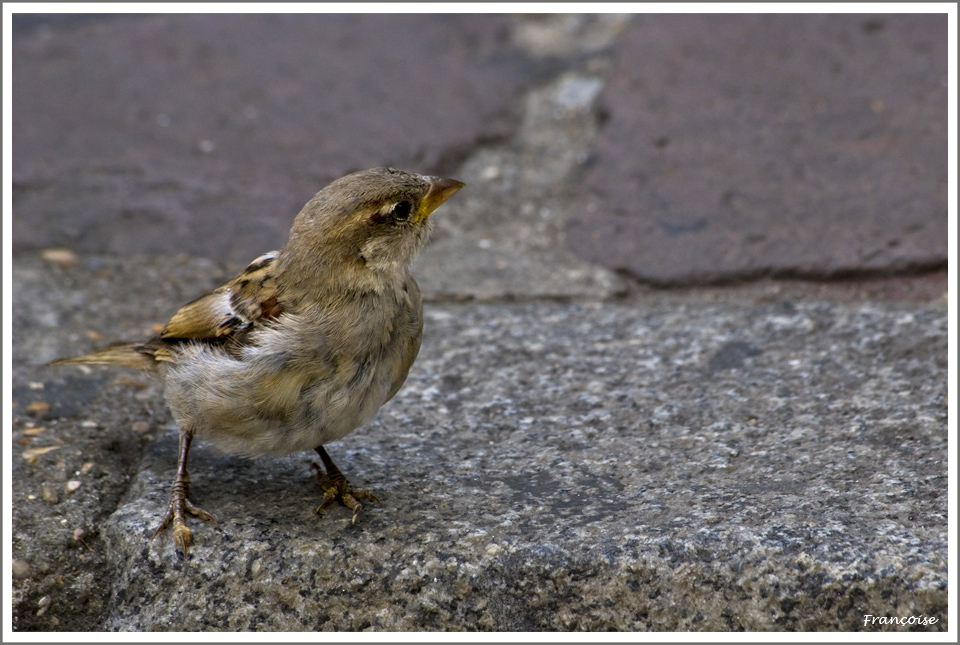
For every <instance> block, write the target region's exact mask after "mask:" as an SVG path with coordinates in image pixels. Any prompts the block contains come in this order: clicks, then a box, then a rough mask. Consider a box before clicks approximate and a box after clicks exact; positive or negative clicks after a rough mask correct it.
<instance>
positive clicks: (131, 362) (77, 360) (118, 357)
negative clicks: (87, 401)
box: [47, 343, 157, 370]
mask: <svg viewBox="0 0 960 645" xmlns="http://www.w3.org/2000/svg"><path fill="white" fill-rule="evenodd" d="M145 349H146V348H145V347H144V344H143V343H113V344H112V345H107V346H106V347H102V348H100V349H98V350H96V351H93V352H90V353H89V354H84V355H82V356H73V357H71V358H61V359H59V360H56V361H52V362H50V363H47V364H48V365H121V366H123V367H135V368H137V369H141V370H153V369H156V367H157V360H156V358H155V357H154V356H153V355H152V353H151V352H149V351H144V350H145Z"/></svg>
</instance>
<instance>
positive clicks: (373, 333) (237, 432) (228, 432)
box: [51, 168, 464, 557]
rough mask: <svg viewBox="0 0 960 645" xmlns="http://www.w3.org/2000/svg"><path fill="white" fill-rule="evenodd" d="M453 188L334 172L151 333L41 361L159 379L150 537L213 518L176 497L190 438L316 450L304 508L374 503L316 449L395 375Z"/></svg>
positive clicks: (378, 172) (406, 176)
mask: <svg viewBox="0 0 960 645" xmlns="http://www.w3.org/2000/svg"><path fill="white" fill-rule="evenodd" d="M463 185H464V184H463V183H462V182H460V181H457V180H455V179H444V178H440V177H430V176H423V175H418V174H413V173H408V172H403V171H401V170H397V169H394V168H373V169H370V170H363V171H360V172H355V173H352V174H349V175H347V176H345V177H342V178H340V179H338V180H336V181H334V182H333V183H331V184H330V185H328V186H326V187H325V188H324V189H323V190H321V191H320V192H318V193H317V194H316V195H315V196H314V197H313V198H312V199H311V200H310V201H309V202H307V204H306V205H305V206H304V207H303V209H302V210H301V211H300V213H299V214H298V215H297V216H296V218H295V219H294V221H293V226H292V228H291V230H290V235H289V238H288V240H287V242H286V244H285V245H284V246H283V248H281V249H280V250H279V251H271V252H269V253H265V254H263V255H261V256H260V257H258V258H257V259H255V260H254V261H253V262H252V263H250V265H249V266H248V267H247V268H246V269H244V270H243V271H242V272H240V274H239V275H238V276H237V277H236V278H234V279H233V280H230V281H229V282H227V283H226V284H224V285H222V286H220V287H219V288H217V289H215V290H214V291H213V292H211V293H208V294H206V295H204V296H201V297H199V298H197V299H196V300H193V301H192V302H189V303H187V304H186V305H184V306H183V307H181V308H180V310H179V311H177V312H176V313H175V314H174V315H173V317H172V318H171V319H170V321H169V322H167V324H166V326H164V328H163V330H162V331H161V332H160V334H159V335H157V336H155V337H153V338H150V339H147V340H144V341H140V342H119V343H114V344H112V345H108V346H107V347H104V348H102V349H99V350H96V351H94V352H92V353H89V354H85V355H82V356H76V357H72V358H64V359H60V360H57V361H53V362H52V363H51V365H90V364H106V365H119V366H125V367H134V368H139V369H141V370H145V371H147V372H150V373H153V374H155V375H156V376H157V377H158V378H159V379H160V380H161V381H162V383H163V386H164V396H165V398H166V402H167V404H168V405H169V407H170V409H171V411H172V412H173V416H174V418H175V420H176V422H177V425H178V428H179V433H180V437H179V457H178V463H177V474H176V477H175V479H174V482H173V487H172V490H171V493H170V503H169V505H168V507H167V512H166V515H165V516H164V517H163V519H162V520H161V522H160V525H159V526H158V528H157V529H156V531H155V532H154V534H153V537H154V538H155V537H156V536H157V535H158V534H159V533H160V532H161V531H163V530H164V529H165V528H166V527H167V526H168V525H169V524H170V523H171V522H172V524H173V535H174V542H175V543H176V545H177V547H178V549H179V553H180V554H181V555H182V557H186V556H187V551H188V549H189V547H190V544H191V543H192V539H193V533H192V531H191V530H190V529H189V528H188V527H187V524H186V515H187V514H188V513H189V514H190V515H194V516H196V517H199V518H201V519H202V520H205V521H213V522H214V523H216V519H215V518H214V516H213V515H211V514H210V513H208V512H207V511H205V510H203V509H201V508H199V507H197V506H195V505H194V504H193V503H192V502H191V501H190V476H189V475H188V473H187V458H188V456H189V452H190V444H191V442H192V441H193V439H194V437H198V438H200V439H202V440H205V441H208V442H210V443H212V444H213V445H214V446H215V447H217V448H220V449H222V450H223V451H226V452H228V453H233V454H240V455H244V456H247V457H260V456H264V455H277V456H279V455H286V454H290V453H293V452H297V451H302V450H314V451H316V452H317V454H318V455H319V456H320V460H321V461H322V462H323V471H321V469H320V468H319V467H316V471H317V472H316V478H317V482H318V484H319V485H320V488H321V490H322V492H323V499H322V501H321V503H320V505H319V506H318V507H317V509H316V512H317V513H320V512H321V511H322V510H323V509H325V508H327V507H328V506H330V505H331V504H332V503H333V502H334V501H335V500H339V501H340V503H341V504H343V505H344V506H346V507H348V508H349V509H350V510H352V511H353V518H352V521H353V522H356V520H357V515H358V514H359V513H360V509H361V508H362V505H361V503H360V500H364V501H368V500H369V501H376V502H378V503H379V502H380V500H379V499H377V497H376V496H375V495H374V494H373V493H371V492H369V491H367V490H357V489H354V488H352V487H351V486H350V484H349V483H348V482H347V480H346V478H345V477H344V476H343V474H342V473H341V472H340V470H339V469H338V468H337V466H336V465H335V464H334V463H333V460H332V459H331V458H330V455H329V454H327V451H326V449H325V448H324V446H325V445H326V444H328V443H330V442H331V441H335V440H337V439H340V438H342V437H344V436H346V435H347V434H349V433H350V432H352V431H353V430H354V429H356V428H357V427H359V426H362V425H364V424H366V423H368V422H369V421H370V420H371V419H373V418H374V416H375V415H376V414H377V411H378V410H379V409H380V406H382V405H383V404H384V403H386V402H387V401H389V400H390V399H391V398H393V396H394V395H395V394H396V393H397V391H398V390H399V389H400V387H401V386H402V385H403V382H404V380H406V378H407V373H408V372H409V371H410V367H411V365H413V362H414V360H415V359H416V357H417V354H418V352H419V350H420V340H421V337H422V333H423V304H422V300H421V296H420V288H419V287H418V285H417V282H416V280H414V278H413V276H412V275H411V273H410V266H411V264H412V263H413V260H414V259H415V258H416V256H417V254H418V252H419V251H420V250H421V249H422V248H423V246H424V245H425V244H426V242H427V239H428V238H429V236H430V232H431V230H432V228H433V222H432V220H431V219H430V214H431V213H433V211H434V210H436V209H437V207H439V206H440V205H441V204H443V203H444V202H445V201H447V199H449V198H450V197H451V196H452V195H453V194H454V193H456V192H457V191H458V190H460V189H461V188H462V187H463ZM151 539H152V538H151Z"/></svg>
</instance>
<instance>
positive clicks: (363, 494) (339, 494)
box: [310, 463, 382, 524]
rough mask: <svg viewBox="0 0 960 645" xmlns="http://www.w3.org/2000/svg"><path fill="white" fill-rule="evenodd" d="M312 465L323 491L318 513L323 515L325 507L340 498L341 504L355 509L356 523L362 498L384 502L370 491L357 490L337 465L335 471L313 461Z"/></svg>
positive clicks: (354, 522)
mask: <svg viewBox="0 0 960 645" xmlns="http://www.w3.org/2000/svg"><path fill="white" fill-rule="evenodd" d="M310 467H311V468H312V469H313V470H315V471H316V474H317V483H318V484H320V490H322V491H323V501H322V502H320V506H318V507H317V510H316V513H317V515H321V514H322V513H323V510H324V509H326V508H328V507H329V506H330V505H331V504H333V503H334V502H335V501H337V500H339V501H340V503H341V504H343V505H344V506H346V507H347V508H349V509H350V510H351V511H353V520H352V521H351V522H352V523H353V524H356V523H357V516H358V515H359V514H360V509H362V508H363V504H361V503H360V500H364V501H370V502H376V503H377V504H381V503H382V502H381V501H380V500H379V498H377V496H376V495H374V494H373V493H371V492H370V491H368V490H356V489H354V488H353V487H352V486H350V483H349V482H348V481H347V478H346V477H344V476H343V473H341V472H340V471H339V470H338V469H337V468H336V467H335V466H334V468H333V472H326V473H324V472H323V469H322V468H321V467H320V466H318V465H317V464H315V463H311V464H310Z"/></svg>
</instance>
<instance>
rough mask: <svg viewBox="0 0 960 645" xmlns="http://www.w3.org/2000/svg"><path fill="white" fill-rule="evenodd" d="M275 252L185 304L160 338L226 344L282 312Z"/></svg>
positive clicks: (260, 258) (262, 257) (262, 256)
mask: <svg viewBox="0 0 960 645" xmlns="http://www.w3.org/2000/svg"><path fill="white" fill-rule="evenodd" d="M276 255H277V252H276V251H271V252H270V253H265V254H263V255H261V256H260V257H258V258H257V259H256V260H254V261H253V262H251V263H250V265H249V266H248V267H247V268H246V269H244V270H243V271H241V272H240V275H238V276H237V277H236V278H234V279H233V280H231V281H230V282H228V283H226V284H224V285H222V286H221V287H219V288H217V289H216V290H215V291H213V292H211V293H208V294H206V295H205V296H201V297H200V298H197V299H196V300H194V301H192V302H189V303H187V304H186V305H184V306H183V307H181V308H180V310H179V311H177V313H176V314H174V315H173V317H172V318H171V319H170V322H168V323H167V325H166V327H164V328H163V332H162V333H161V334H160V337H161V338H162V339H163V340H166V341H175V340H204V339H206V340H227V339H231V338H236V337H237V336H238V335H239V334H241V333H242V332H245V331H248V330H249V329H251V327H253V326H254V325H256V324H257V323H261V322H265V321H266V320H269V319H271V318H275V317H276V316H278V315H280V313H282V311H283V307H282V306H281V305H280V303H279V302H278V301H277V288H276V280H275V279H274V276H273V269H274V264H273V262H274V259H275V258H276Z"/></svg>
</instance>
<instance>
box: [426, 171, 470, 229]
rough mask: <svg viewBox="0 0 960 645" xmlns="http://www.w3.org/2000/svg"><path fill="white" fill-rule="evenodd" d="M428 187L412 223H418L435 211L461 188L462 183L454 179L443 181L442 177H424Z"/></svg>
mask: <svg viewBox="0 0 960 645" xmlns="http://www.w3.org/2000/svg"><path fill="white" fill-rule="evenodd" d="M425 179H426V180H427V183H428V184H429V185H430V190H428V191H427V194H426V195H424V196H423V199H421V200H420V208H419V209H418V210H417V216H416V217H415V218H414V221H417V222H419V221H420V220H422V219H426V217H427V216H428V215H429V214H430V213H432V212H433V211H435V210H437V209H438V208H439V207H440V204H442V203H443V202H445V201H447V200H448V199H450V198H451V197H453V194H454V193H455V192H457V191H458V190H460V189H461V188H463V182H462V181H457V180H456V179H444V178H443V177H425Z"/></svg>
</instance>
